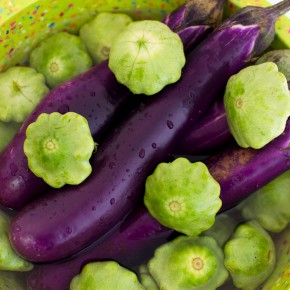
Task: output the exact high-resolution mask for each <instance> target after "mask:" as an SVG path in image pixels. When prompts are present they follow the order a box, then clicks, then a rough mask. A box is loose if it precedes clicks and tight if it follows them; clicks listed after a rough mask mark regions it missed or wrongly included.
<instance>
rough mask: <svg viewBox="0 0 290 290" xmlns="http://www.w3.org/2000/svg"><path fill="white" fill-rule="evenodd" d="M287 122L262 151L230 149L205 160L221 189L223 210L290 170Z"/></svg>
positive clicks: (288, 125)
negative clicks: (277, 135)
mask: <svg viewBox="0 0 290 290" xmlns="http://www.w3.org/2000/svg"><path fill="white" fill-rule="evenodd" d="M289 144H290V119H289V120H288V121H287V125H286V128H285V131H284V132H283V133H282V134H281V135H280V136H279V137H277V138H276V139H274V140H272V141H271V142H270V143H268V144H267V145H266V146H264V147H263V148H261V149H258V150H257V149H252V148H241V147H239V146H238V145H236V144H235V145H232V146H230V147H229V148H226V149H225V150H223V151H221V152H220V153H218V154H215V155H213V156H211V157H209V158H208V159H206V160H204V161H203V162H205V164H206V165H207V166H208V168H209V171H210V173H211V174H212V176H213V177H214V178H215V179H216V180H217V181H218V182H219V184H220V186H221V199H222V201H223V204H222V210H226V209H229V208H231V207H233V206H235V205H237V204H238V203H239V202H240V201H242V200H243V199H244V198H246V197H247V196H249V195H250V194H251V193H253V192H254V191H256V190H258V189H259V188H261V187H262V186H264V185H266V184H267V183H268V182H270V181H271V180H273V179H274V178H275V177H277V176H279V175H280V174H282V173H283V172H285V171H286V170H288V169H289V168H290V146H289Z"/></svg>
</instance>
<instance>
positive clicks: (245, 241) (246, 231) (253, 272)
mask: <svg viewBox="0 0 290 290" xmlns="http://www.w3.org/2000/svg"><path fill="white" fill-rule="evenodd" d="M224 253H225V261H224V264H225V266H226V268H227V269H228V271H229V272H230V275H231V277H232V279H233V282H234V285H235V286H236V287H238V288H241V289H243V290H254V289H256V288H257V287H258V286H259V285H260V284H262V283H263V282H264V281H265V279H267V277H268V276H269V275H270V274H271V272H272V271H273V269H274V266H275V261H276V253H275V246H274V243H273V241H272V239H271V237H270V235H269V234H268V233H267V232H266V231H265V230H264V229H263V228H262V227H261V226H260V225H259V223H258V222H257V221H249V222H246V223H243V224H241V225H239V226H238V227H237V229H236V230H235V232H234V234H233V236H232V237H231V239H230V240H229V241H228V242H227V243H226V244H225V247H224Z"/></svg>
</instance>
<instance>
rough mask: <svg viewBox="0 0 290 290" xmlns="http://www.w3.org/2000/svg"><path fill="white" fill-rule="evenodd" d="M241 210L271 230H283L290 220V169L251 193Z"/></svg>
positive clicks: (244, 214)
mask: <svg viewBox="0 0 290 290" xmlns="http://www.w3.org/2000/svg"><path fill="white" fill-rule="evenodd" d="M241 212H242V215H243V217H244V218H245V219H256V220H257V221H258V222H259V223H260V225H261V226H262V227H263V228H264V229H266V230H268V231H270V232H276V233H278V232H281V231H283V230H284V229H285V228H286V226H287V225H288V223H289V222H290V170H288V171H286V172H284V173H283V174H281V175H280V176H278V177H277V178H275V179H274V180H272V181H271V182H269V183H268V184H266V185H265V186H263V187H262V188H260V189H259V190H257V191H256V192H255V193H253V194H252V195H250V196H249V197H248V198H247V199H246V200H245V201H244V202H243V203H242V204H241Z"/></svg>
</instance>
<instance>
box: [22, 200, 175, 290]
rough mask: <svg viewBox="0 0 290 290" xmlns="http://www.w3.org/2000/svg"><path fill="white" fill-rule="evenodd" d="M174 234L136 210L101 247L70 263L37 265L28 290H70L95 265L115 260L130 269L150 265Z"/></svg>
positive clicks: (146, 214)
mask: <svg viewBox="0 0 290 290" xmlns="http://www.w3.org/2000/svg"><path fill="white" fill-rule="evenodd" d="M172 233H173V230H171V229H168V228H166V227H163V226H162V225H160V224H159V223H158V222H157V220H155V219H154V218H153V217H152V216H151V215H150V214H149V213H148V211H147V210H146V208H145V207H143V206H141V207H137V208H136V209H135V210H134V211H133V212H132V213H131V214H130V215H129V216H128V217H127V218H126V220H125V221H124V222H123V224H122V225H121V226H120V228H119V229H118V230H117V231H116V232H114V233H113V234H112V235H111V236H110V237H109V238H107V239H106V240H104V241H103V242H102V243H100V244H97V245H92V246H91V247H90V248H89V249H87V250H86V251H85V252H84V253H82V254H81V255H78V256H76V257H74V258H72V259H69V260H68V261H64V262H62V263H57V264H45V265H36V266H35V267H34V269H33V271H31V272H30V273H29V276H28V278H27V287H28V290H35V289H37V290H44V289H53V290H69V284H70V281H71V279H72V278H73V277H74V276H75V275H77V274H79V273H80V271H81V269H82V267H83V266H84V265H85V264H87V263H89V262H92V261H100V260H114V261H117V262H118V263H120V264H122V265H123V266H125V267H127V268H134V267H136V266H138V265H140V264H142V263H144V262H145V261H147V260H148V259H149V258H150V257H151V256H152V255H153V252H154V250H155V249H156V248H157V247H158V246H160V245H161V244H164V243H166V242H167V241H168V240H169V239H170V237H171V235H172Z"/></svg>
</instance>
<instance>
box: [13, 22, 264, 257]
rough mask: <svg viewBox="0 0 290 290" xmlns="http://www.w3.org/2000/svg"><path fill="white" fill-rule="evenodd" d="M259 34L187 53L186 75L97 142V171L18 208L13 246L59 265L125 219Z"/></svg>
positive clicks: (219, 36) (249, 31) (218, 40)
mask: <svg viewBox="0 0 290 290" xmlns="http://www.w3.org/2000/svg"><path fill="white" fill-rule="evenodd" d="M258 34H259V27H258V26H257V25H251V26H249V27H244V26H240V25H236V26H234V27H231V28H226V29H224V30H222V31H221V30H219V31H217V32H216V33H213V34H211V36H210V37H208V38H206V40H204V41H203V42H202V43H201V44H200V45H199V46H198V47H197V48H196V49H194V50H193V51H192V52H191V53H190V54H189V55H188V56H187V64H186V66H185V67H184V70H183V75H182V78H181V79H180V80H179V81H178V82H177V83H175V84H172V85H170V86H167V87H166V88H165V89H164V90H163V91H162V92H160V93H159V94H157V95H156V96H155V97H154V98H151V99H150V101H148V103H146V105H141V106H139V107H138V109H136V110H135V111H133V112H132V114H130V115H129V116H128V118H127V119H126V120H124V122H122V123H121V125H120V126H118V127H116V129H115V130H114V131H113V132H112V133H111V134H110V135H109V137H108V138H107V139H106V140H105V141H104V142H103V143H102V144H100V145H99V148H98V152H97V154H95V155H94V158H93V159H92V167H93V168H94V170H93V172H92V174H91V175H90V176H89V177H88V178H87V179H86V180H85V181H84V182H83V183H82V184H81V185H79V186H73V187H72V186H71V187H70V186H67V187H64V188H63V189H60V190H51V191H49V192H48V193H47V194H45V195H44V196H42V197H40V198H38V199H37V200H35V201H33V202H31V203H29V204H28V205H27V206H25V207H24V208H22V209H21V210H20V211H18V213H17V214H16V216H15V217H14V218H13V220H12V223H11V226H10V231H9V233H10V240H11V243H12V245H13V247H14V249H15V250H16V251H17V252H18V253H19V254H20V255H21V256H23V257H25V258H26V259H27V260H30V261H34V262H52V261H56V260H61V259H64V258H67V257H69V256H71V255H72V254H75V253H77V252H79V251H80V250H82V249H83V248H85V247H87V246H89V245H90V244H91V243H93V242H94V241H96V240H98V239H99V238H101V237H102V236H103V235H104V234H106V233H107V232H108V231H109V230H110V229H111V228H112V227H114V226H115V225H116V224H117V223H118V222H119V221H121V220H123V218H124V217H125V216H126V215H127V214H128V212H130V211H131V210H132V209H133V208H134V206H135V205H136V203H138V201H139V200H140V198H141V197H142V193H143V192H144V184H145V180H146V178H147V176H148V175H150V174H151V172H152V171H153V169H154V168H155V167H156V166H157V164H159V163H160V162H162V161H164V160H167V159H168V156H169V154H170V153H171V152H173V149H174V147H175V145H176V142H177V140H179V139H180V137H181V136H182V135H184V134H185V132H187V131H188V129H189V128H190V127H192V126H193V124H195V122H196V121H197V120H198V118H199V116H200V114H201V113H203V112H204V111H206V110H207V109H208V107H209V106H210V105H211V104H212V103H213V102H214V101H215V98H216V97H217V96H218V95H219V92H220V91H222V90H224V87H225V85H226V83H227V81H228V79H229V77H230V76H231V75H233V74H235V73H237V72H238V71H239V70H240V69H241V68H243V67H244V66H245V65H246V63H247V61H248V60H249V59H250V58H251V54H252V53H253V48H254V45H255V40H256V39H257V36H258ZM213 47H214V48H215V49H214V50H212V49H211V48H213ZM225 48H226V52H225ZM217 75H219V76H220V77H219V78H217V77H216V76H217ZM208 84H210V86H209V85H208Z"/></svg>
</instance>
